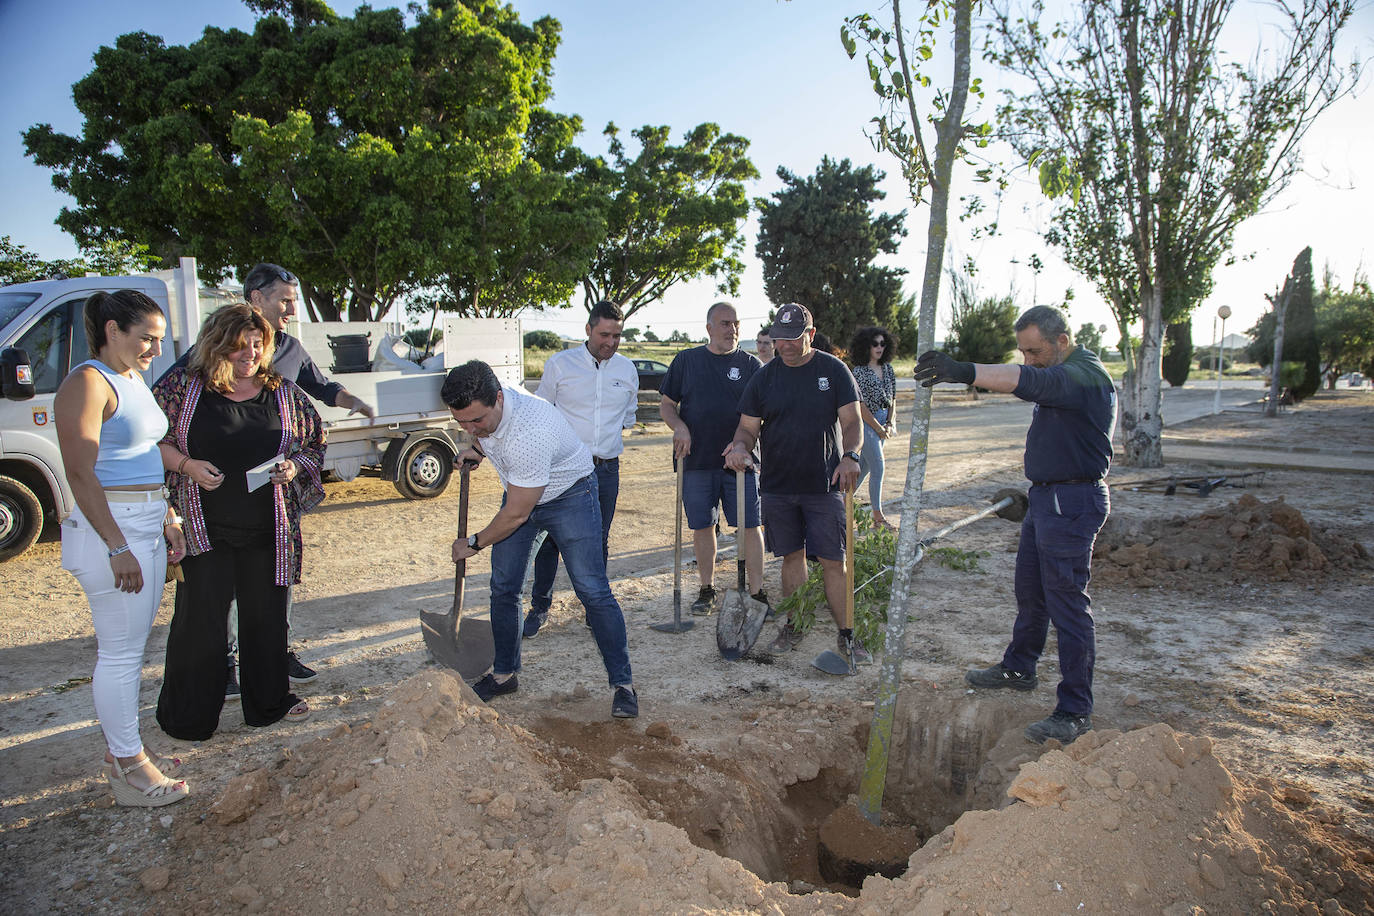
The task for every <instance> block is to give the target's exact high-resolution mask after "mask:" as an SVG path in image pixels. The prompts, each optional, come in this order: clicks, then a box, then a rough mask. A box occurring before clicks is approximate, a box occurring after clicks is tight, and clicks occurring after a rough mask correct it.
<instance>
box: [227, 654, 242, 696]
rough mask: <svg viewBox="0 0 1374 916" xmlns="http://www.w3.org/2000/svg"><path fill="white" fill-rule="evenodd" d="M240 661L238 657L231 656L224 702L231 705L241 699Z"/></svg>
mask: <svg viewBox="0 0 1374 916" xmlns="http://www.w3.org/2000/svg"><path fill="white" fill-rule="evenodd" d="M238 670H239V660H238V657H237V656H234V655H231V656H229V680H227V681H225V682H224V702H226V703H230V702H233V701H234V700H237V699H238V698H239V676H238Z"/></svg>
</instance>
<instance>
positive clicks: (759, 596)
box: [750, 589, 778, 620]
mask: <svg viewBox="0 0 1374 916" xmlns="http://www.w3.org/2000/svg"><path fill="white" fill-rule="evenodd" d="M750 597H751V598H753V599H754V600H755V601H762V602H763V603H764V604H768V593H767V592H766V591H764V590H763V589H759V590H758V591H756V592H754V594H753V595H751V596H750ZM776 616H778V612H777V611H775V610H773V605H771V604H768V613H767V614H764V615H763V619H764V620H772V619H773V618H774V617H776Z"/></svg>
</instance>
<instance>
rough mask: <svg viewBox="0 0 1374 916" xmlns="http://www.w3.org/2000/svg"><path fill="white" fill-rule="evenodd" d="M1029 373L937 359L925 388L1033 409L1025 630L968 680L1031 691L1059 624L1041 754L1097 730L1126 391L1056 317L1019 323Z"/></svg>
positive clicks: (1024, 528)
mask: <svg viewBox="0 0 1374 916" xmlns="http://www.w3.org/2000/svg"><path fill="white" fill-rule="evenodd" d="M1016 345H1017V347H1018V348H1019V349H1020V351H1021V354H1022V356H1023V357H1024V359H1025V365H1024V366H1016V365H1001V366H990V365H982V364H976V363H963V362H958V361H957V360H954V359H951V358H950V357H949V356H947V355H946V354H944V353H939V352H936V351H931V352H929V353H926V354H924V355H923V356H922V357H921V358H920V360H919V361H918V362H917V363H916V378H917V379H919V380H920V381H921V382H922V384H924V385H925V386H926V387H930V386H931V385H933V384H935V383H936V382H958V383H960V384H962V385H977V386H978V387H979V388H986V389H988V390H989V391H1002V392H1009V393H1011V394H1014V395H1016V396H1017V397H1018V398H1021V399H1022V400H1025V401H1032V402H1034V404H1035V413H1034V415H1033V419H1032V420H1031V425H1030V431H1029V432H1027V433H1026V456H1025V468H1026V477H1027V478H1028V479H1029V480H1030V481H1031V488H1030V494H1029V496H1030V509H1029V511H1028V512H1027V513H1026V518H1025V520H1024V521H1023V522H1022V523H1021V544H1020V547H1019V548H1018V550H1017V553H1016V622H1015V623H1014V624H1013V625H1012V635H1011V644H1010V645H1009V646H1007V650H1006V652H1005V653H1003V655H1002V661H1001V662H999V663H997V664H996V665H993V666H992V667H991V668H983V669H980V670H977V671H970V672H968V673H967V674H965V675H964V680H966V681H968V682H969V683H970V684H972V685H973V686H974V687H993V688H998V687H1006V688H1011V689H1014V690H1031V689H1032V688H1034V687H1035V685H1036V683H1037V679H1036V676H1035V666H1036V663H1037V662H1038V661H1039V660H1040V653H1041V652H1043V651H1044V649H1045V638H1046V636H1047V635H1048V633H1049V624H1050V623H1053V624H1054V630H1055V633H1056V634H1057V635H1058V638H1059V678H1060V679H1059V694H1058V702H1057V704H1056V705H1055V708H1054V713H1053V714H1052V715H1050V717H1049V718H1047V719H1043V720H1041V721H1039V722H1036V723H1034V724H1032V725H1030V726H1029V727H1028V728H1027V729H1026V737H1027V738H1028V739H1030V740H1031V741H1033V742H1035V743H1036V744H1043V743H1044V742H1045V741H1046V739H1049V738H1055V739H1058V740H1059V741H1060V742H1062V743H1064V744H1068V743H1069V742H1071V741H1073V740H1074V739H1075V738H1077V737H1078V736H1079V735H1081V734H1083V733H1084V732H1086V731H1088V730H1089V729H1091V728H1092V718H1091V717H1092V711H1093V663H1094V661H1095V658H1096V652H1097V650H1096V638H1095V633H1094V627H1093V615H1092V602H1091V600H1090V599H1089V598H1088V592H1087V588H1088V580H1089V578H1090V576H1091V572H1090V568H1089V567H1090V564H1091V562H1092V552H1093V541H1094V540H1095V539H1096V538H1097V532H1098V531H1100V530H1101V529H1102V525H1103V523H1104V522H1105V521H1106V520H1107V513H1108V511H1109V510H1110V505H1111V503H1110V496H1109V495H1108V492H1107V484H1106V476H1107V470H1108V468H1109V467H1110V465H1111V460H1112V429H1113V428H1114V427H1115V426H1116V388H1115V386H1114V385H1113V384H1112V380H1111V378H1109V377H1108V376H1107V371H1106V370H1105V369H1103V368H1102V362H1101V361H1100V360H1099V359H1098V358H1097V354H1095V353H1093V352H1092V351H1091V350H1085V349H1083V348H1082V347H1076V346H1074V343H1073V338H1072V337H1071V336H1070V334H1069V325H1068V320H1067V318H1065V316H1064V313H1063V312H1061V311H1059V310H1058V309H1056V308H1051V307H1050V306H1046V305H1037V306H1035V307H1034V308H1032V309H1028V310H1027V311H1026V313H1025V314H1024V315H1022V316H1021V317H1020V318H1018V319H1017V321H1016Z"/></svg>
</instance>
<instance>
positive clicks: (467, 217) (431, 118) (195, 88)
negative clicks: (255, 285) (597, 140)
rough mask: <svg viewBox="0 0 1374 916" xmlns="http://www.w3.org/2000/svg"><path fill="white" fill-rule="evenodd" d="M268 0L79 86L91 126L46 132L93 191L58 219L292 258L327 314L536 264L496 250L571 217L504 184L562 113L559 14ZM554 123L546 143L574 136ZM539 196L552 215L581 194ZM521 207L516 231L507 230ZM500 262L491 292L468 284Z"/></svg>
mask: <svg viewBox="0 0 1374 916" xmlns="http://www.w3.org/2000/svg"><path fill="white" fill-rule="evenodd" d="M250 5H252V6H254V7H255V8H256V9H258V10H259V11H260V13H261V14H262V15H261V18H259V19H258V21H257V22H256V24H255V27H254V30H253V32H252V33H251V34H247V33H244V32H242V31H239V30H222V29H217V28H213V27H212V28H207V29H206V30H205V32H204V34H203V35H202V37H201V38H200V39H199V40H198V41H196V42H194V43H192V44H190V45H188V46H186V47H181V46H168V45H166V44H165V43H164V42H163V41H162V39H160V38H158V37H156V36H152V35H148V34H146V33H142V32H138V33H132V34H128V35H123V36H120V37H119V38H118V39H117V40H116V42H115V44H114V46H113V47H104V48H101V49H100V50H99V51H97V52H96V55H95V69H94V70H93V71H92V72H91V73H90V74H89V75H88V76H86V77H85V78H83V79H82V80H81V81H79V82H78V83H77V84H76V85H75V86H74V87H73V96H74V98H75V100H76V104H77V108H78V109H79V110H80V111H81V113H82V115H83V116H84V117H85V123H84V125H83V128H82V132H81V134H80V135H79V136H68V135H64V134H61V133H59V132H57V131H55V130H54V129H53V128H52V127H50V126H49V125H46V124H42V125H37V126H35V127H33V128H31V129H30V130H29V131H27V132H26V134H25V144H26V147H27V149H28V151H29V154H30V155H32V156H33V157H34V159H35V161H37V162H38V163H39V164H41V165H45V166H48V167H51V168H52V169H54V171H55V172H56V174H55V176H54V178H53V184H54V186H55V187H57V188H58V189H59V190H61V191H64V192H66V193H69V194H71V195H72V197H73V198H74V199H75V204H74V206H72V207H68V208H65V209H64V210H63V211H62V214H61V215H60V216H59V218H58V223H59V224H60V225H61V226H62V227H63V228H64V229H66V230H67V231H69V232H71V233H72V234H73V235H74V236H75V237H76V238H77V239H78V241H80V242H83V243H91V242H95V241H98V240H100V239H102V238H106V237H114V238H123V239H128V240H133V241H139V242H143V243H146V244H148V245H149V246H150V247H151V248H152V250H153V251H154V252H155V253H156V254H157V255H158V256H159V257H160V258H162V259H163V261H164V262H165V263H170V262H172V261H174V260H175V258H177V257H178V256H180V255H195V256H196V257H197V258H199V261H200V264H201V266H202V267H203V268H205V269H206V270H207V272H208V273H209V274H211V275H216V274H218V275H220V276H223V275H224V274H226V273H229V272H231V271H234V270H239V271H241V270H243V269H245V268H246V267H247V266H249V265H251V264H252V263H253V262H255V261H259V260H273V261H279V262H281V263H284V264H287V265H290V266H291V267H292V268H293V269H295V270H296V271H297V272H298V273H299V274H300V275H301V277H302V280H303V284H302V286H303V290H304V292H305V294H306V300H307V306H308V307H309V310H310V312H311V314H312V316H313V317H315V318H335V317H338V316H340V315H341V314H347V315H349V316H350V317H355V318H369V317H371V318H375V317H378V316H380V315H381V314H383V313H384V312H386V311H387V310H388V309H389V308H390V306H391V305H392V303H394V302H395V300H396V299H397V297H398V296H400V295H402V294H404V293H406V292H407V291H409V290H412V289H415V288H418V287H424V286H427V285H430V284H433V283H435V282H436V281H439V282H443V280H444V278H448V279H449V280H451V283H450V284H448V285H450V286H451V288H452V293H453V296H452V298H453V299H455V300H456V299H457V297H458V296H459V295H462V296H466V297H467V298H466V299H465V300H464V301H466V302H471V301H474V299H475V301H477V302H478V303H480V302H481V301H482V299H481V295H480V293H479V294H477V295H476V296H472V295H471V288H472V287H475V286H485V285H489V283H488V281H494V282H495V284H496V285H500V284H501V283H503V282H507V280H508V278H504V277H502V276H501V275H500V270H499V269H498V268H497V267H493V266H492V263H491V262H492V261H499V262H500V267H501V268H510V269H514V270H518V269H519V268H518V265H517V263H516V262H517V259H516V258H515V257H514V256H513V255H510V254H509V252H508V251H507V252H506V256H505V257H504V259H503V258H501V257H496V258H493V257H492V256H491V250H492V249H493V248H502V246H505V247H506V248H507V249H508V248H510V247H512V246H513V245H516V244H520V243H523V242H525V241H528V233H529V232H535V233H541V232H547V231H558V230H559V229H560V226H559V224H558V221H557V220H556V219H552V218H549V219H545V218H544V217H546V216H548V214H546V213H541V214H539V218H538V219H537V220H532V218H531V215H530V212H529V209H528V208H522V207H513V208H510V209H509V210H506V209H503V208H501V207H499V206H498V207H493V206H489V205H488V202H489V201H490V200H491V199H496V200H502V199H504V198H503V197H502V191H501V189H500V188H499V184H500V182H501V180H502V179H511V180H513V181H515V182H516V183H517V185H520V186H521V187H522V188H523V187H524V186H525V185H526V184H527V183H528V180H529V177H530V176H529V173H528V169H527V168H524V166H523V164H524V163H526V162H527V160H528V159H529V158H530V157H529V156H528V154H529V152H530V149H529V148H530V146H531V142H532V141H531V140H530V139H529V138H528V137H527V132H528V129H529V128H530V125H531V122H532V120H533V121H534V122H535V123H536V125H537V126H538V125H549V122H556V121H557V119H556V118H553V117H545V118H541V117H540V116H539V114H538V112H539V106H540V104H541V103H542V102H543V101H544V100H545V99H547V97H548V95H549V93H550V88H549V74H550V72H551V62H552V59H553V54H554V51H555V49H556V47H557V44H558V38H559V26H558V23H557V22H556V21H554V20H552V19H549V18H544V19H540V20H539V21H537V22H535V23H534V24H533V25H526V24H524V23H522V22H521V21H520V20H519V19H518V17H517V16H516V13H515V11H514V10H513V9H512V8H511V7H509V6H507V5H504V4H501V3H498V2H494V0H469V2H458V0H429V2H428V3H427V5H425V6H424V7H423V8H418V7H416V8H412V9H413V23H412V24H410V25H407V22H406V14H405V13H403V12H402V11H401V10H397V9H385V10H373V9H371V8H369V7H366V6H363V7H360V8H359V9H358V10H357V12H356V13H355V14H354V15H353V16H351V17H342V16H338V15H336V14H334V13H333V12H332V11H331V10H330V9H329V8H328V7H327V6H326V5H324V4H323V3H320V2H317V0H291V2H287V0H253V2H252V3H250ZM549 129H550V130H551V133H550V134H549V135H548V136H547V137H543V138H540V139H537V140H535V141H533V145H535V146H538V145H539V144H540V143H541V142H544V141H545V140H550V139H551V138H553V139H559V138H561V139H564V140H566V139H568V138H569V136H570V135H569V132H568V131H567V129H566V126H565V125H564V126H558V125H554V126H552V127H550V128H549ZM556 159H557V156H545V157H544V161H543V162H541V163H540V168H541V169H544V168H548V167H549V163H550V162H551V161H554V160H556ZM522 168H524V170H523V171H522ZM554 168H555V169H556V168H557V166H556V165H555V166H554ZM530 193H531V195H532V197H533V203H532V204H531V206H534V207H538V206H540V205H541V204H543V203H546V202H547V201H548V200H551V199H552V200H561V197H560V194H561V190H560V189H557V188H555V189H552V190H550V189H548V188H541V187H536V188H534V189H533V190H532V191H531V192H530ZM507 216H509V217H510V219H511V221H512V223H514V224H515V225H514V226H513V227H511V226H502V227H496V226H494V225H493V221H496V220H502V219H505V218H506V217H507ZM579 219H580V218H579ZM576 221H577V220H575V222H576ZM593 222H594V220H593ZM584 228H585V227H583V226H581V225H579V226H578V227H576V232H575V234H576V233H580V232H581V231H583V229H584ZM592 231H593V232H595V227H594V226H593V228H592ZM541 241H542V238H541ZM536 247H537V246H536ZM555 247H556V246H555ZM483 270H487V271H488V274H487V275H486V276H484V277H483V283H482V284H478V283H475V282H463V281H461V280H453V279H452V278H463V277H472V276H476V275H478V274H480V273H481V272H482V271H483ZM493 273H494V274H496V276H495V277H494V278H492V276H491V274H493ZM538 295H540V294H539V293H538V292H537V291H536V293H535V296H536V297H538Z"/></svg>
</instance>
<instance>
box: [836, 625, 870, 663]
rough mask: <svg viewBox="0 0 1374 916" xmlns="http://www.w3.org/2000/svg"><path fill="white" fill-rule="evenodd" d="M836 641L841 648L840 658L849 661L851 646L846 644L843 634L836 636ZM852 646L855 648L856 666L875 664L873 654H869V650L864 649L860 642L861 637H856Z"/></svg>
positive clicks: (839, 649) (839, 650)
mask: <svg viewBox="0 0 1374 916" xmlns="http://www.w3.org/2000/svg"><path fill="white" fill-rule="evenodd" d="M835 640H836V643H837V645H838V646H839V648H838V650H837V651H838V652H839V653H840V658H842V659H844V660H845V661H849V646H850V645H851V644H850V643H846V642H845V639H844V634H843V633H837V634H836V635H835ZM852 645H853V646H854V664H856V665H871V664H873V653H872V652H869V651H868V650H867V649H865V648H864V644H863V643H862V642H860V641H859V637H857V636H855V637H854V639H853V643H852Z"/></svg>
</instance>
